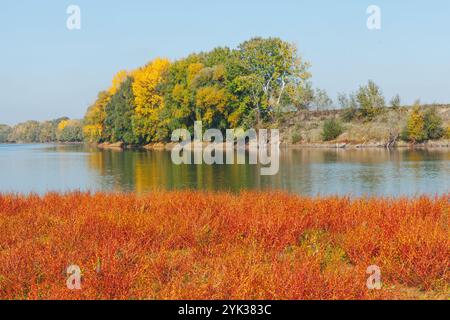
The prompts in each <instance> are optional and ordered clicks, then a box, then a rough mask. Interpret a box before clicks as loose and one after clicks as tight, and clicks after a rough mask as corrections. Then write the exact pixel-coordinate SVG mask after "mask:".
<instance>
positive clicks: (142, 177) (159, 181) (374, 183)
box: [58, 147, 450, 194]
mask: <svg viewBox="0 0 450 320" xmlns="http://www.w3.org/2000/svg"><path fill="white" fill-rule="evenodd" d="M78 148H80V147H78ZM69 149H70V148H69ZM64 150H65V151H67V150H68V149H67V148H66V149H64V148H62V149H61V151H62V152H63V151H64ZM58 151H59V150H58ZM73 151H74V150H72V152H73ZM78 151H80V150H79V149H78ZM82 151H84V152H86V153H87V155H88V163H89V167H90V168H92V169H95V170H96V171H97V172H98V173H99V175H100V176H101V177H103V178H102V179H103V180H102V181H103V183H107V184H108V185H109V186H110V187H112V188H113V189H114V190H125V191H136V192H139V193H142V192H146V191H151V190H154V189H164V190H166V189H167V190H172V189H183V188H194V189H201V190H229V191H238V190H241V189H267V188H269V189H283V190H288V191H292V192H297V193H301V194H313V193H317V192H320V193H330V191H331V193H342V192H344V193H345V192H347V190H354V192H356V193H361V192H364V193H376V192H380V191H384V190H380V189H383V188H385V187H389V188H391V189H393V188H396V187H398V186H400V185H401V184H402V183H403V186H404V181H406V180H407V179H406V180H403V179H405V177H406V178H407V176H411V170H412V171H413V172H414V174H413V175H412V177H414V178H423V177H424V175H425V176H427V175H436V174H441V175H448V174H449V170H450V169H449V167H448V163H446V162H445V161H449V160H450V152H448V149H447V150H409V149H404V150H398V149H395V150H391V151H388V150H385V149H367V150H331V149H323V150H322V149H302V150H282V152H281V154H280V171H279V173H278V175H275V176H267V177H266V176H261V175H260V168H261V167H260V165H248V164H245V165H237V164H235V165H226V164H224V165H212V166H209V165H206V164H202V165H174V164H173V163H172V160H171V155H170V152H167V151H131V150H126V151H115V150H99V149H95V148H94V149H90V148H87V147H84V148H83V150H82ZM247 157H248V155H247ZM247 163H248V159H247ZM404 170H407V171H404ZM408 172H409V173H408ZM105 181H106V182H105ZM413 183H414V182H413ZM417 183H419V182H417ZM344 186H345V187H346V188H347V189H345V190H343V189H342V187H344ZM447 188H448V187H447ZM361 189H362V190H361Z"/></svg>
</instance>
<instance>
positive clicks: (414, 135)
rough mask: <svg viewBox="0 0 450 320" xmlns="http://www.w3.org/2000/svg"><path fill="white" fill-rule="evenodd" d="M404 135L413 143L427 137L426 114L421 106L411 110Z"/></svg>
mask: <svg viewBox="0 0 450 320" xmlns="http://www.w3.org/2000/svg"><path fill="white" fill-rule="evenodd" d="M403 136H404V138H406V139H407V140H409V141H411V142H413V143H417V142H422V141H424V140H426V139H427V135H426V131H425V119H424V114H423V112H422V111H421V110H420V108H419V106H415V107H414V109H413V110H412V111H411V114H410V115H409V117H408V121H407V125H406V128H405V131H404V133H403Z"/></svg>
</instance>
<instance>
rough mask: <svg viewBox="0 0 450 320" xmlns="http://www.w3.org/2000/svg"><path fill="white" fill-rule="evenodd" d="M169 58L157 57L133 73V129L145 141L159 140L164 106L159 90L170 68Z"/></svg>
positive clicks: (138, 137)
mask: <svg viewBox="0 0 450 320" xmlns="http://www.w3.org/2000/svg"><path fill="white" fill-rule="evenodd" d="M169 65H170V62H169V61H168V60H167V59H155V60H154V61H152V62H150V63H149V64H147V65H146V66H145V67H143V68H140V69H138V70H136V71H135V72H134V73H133V78H134V82H133V84H132V92H133V94H134V105H135V109H134V117H133V130H134V135H135V136H136V137H137V139H138V140H139V141H141V142H143V143H148V142H150V141H153V140H157V139H158V138H160V137H159V134H158V131H159V130H158V128H159V127H160V125H161V123H160V122H161V113H162V111H163V110H162V109H163V107H164V104H163V96H162V94H161V93H160V91H159V85H160V84H161V82H162V80H163V77H164V75H165V74H166V72H167V70H168V68H169Z"/></svg>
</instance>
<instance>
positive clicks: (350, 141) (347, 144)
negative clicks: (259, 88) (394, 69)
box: [98, 105, 450, 150]
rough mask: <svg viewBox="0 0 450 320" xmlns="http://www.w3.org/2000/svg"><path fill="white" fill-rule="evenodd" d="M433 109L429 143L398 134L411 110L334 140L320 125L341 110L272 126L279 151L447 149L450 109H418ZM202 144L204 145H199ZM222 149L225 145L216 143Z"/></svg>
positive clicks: (348, 129) (349, 129) (359, 124)
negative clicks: (433, 136)
mask: <svg viewBox="0 0 450 320" xmlns="http://www.w3.org/2000/svg"><path fill="white" fill-rule="evenodd" d="M421 108H422V109H423V110H424V111H426V110H427V109H434V110H436V114H437V115H438V116H439V117H440V118H441V120H442V127H443V129H444V130H446V133H445V135H444V137H443V138H441V139H439V140H429V141H425V142H422V143H412V142H407V141H403V140H402V139H401V132H402V131H403V130H404V128H405V127H406V125H407V119H408V117H409V115H410V112H411V111H412V108H411V107H403V108H397V109H393V108H386V109H385V110H384V111H383V112H382V113H381V114H379V115H378V116H377V117H375V118H374V119H372V120H371V121H363V120H353V121H349V122H343V123H342V127H343V132H342V133H341V134H340V135H339V136H338V137H337V138H336V139H334V140H331V141H324V139H323V137H322V131H323V126H324V123H325V122H326V121H328V120H330V119H341V118H342V117H343V112H344V111H343V110H328V111H308V110H303V111H300V112H294V113H287V114H284V115H283V116H282V117H281V118H280V120H279V123H278V124H276V125H275V124H274V125H273V126H272V127H273V128H277V129H279V132H280V142H281V145H280V146H281V147H283V148H333V149H335V148H338V149H365V148H391V149H392V148H449V147H450V137H449V136H448V134H449V133H448V132H449V130H450V129H449V128H450V106H448V105H440V106H422V107H421ZM203 145H205V144H204V143H203ZM98 146H99V147H100V148H105V149H116V150H118V149H127V148H131V149H133V148H138V149H147V150H172V148H173V147H174V146H175V143H171V142H169V143H165V142H155V143H150V144H148V145H145V146H127V145H125V144H124V143H122V142H117V143H102V144H100V145H98ZM217 146H219V147H221V148H225V144H223V143H222V144H220V143H219V144H217Z"/></svg>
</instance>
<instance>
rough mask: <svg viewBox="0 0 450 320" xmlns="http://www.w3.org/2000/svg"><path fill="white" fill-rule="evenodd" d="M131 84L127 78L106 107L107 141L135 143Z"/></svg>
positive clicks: (129, 78)
mask: <svg viewBox="0 0 450 320" xmlns="http://www.w3.org/2000/svg"><path fill="white" fill-rule="evenodd" d="M132 84H133V80H132V78H131V77H128V78H127V79H126V80H125V81H124V82H123V83H122V84H121V85H120V87H119V89H118V90H117V91H116V93H115V94H114V95H113V96H112V97H111V99H110V101H109V102H108V104H107V105H106V108H105V112H106V118H105V131H104V136H105V138H106V139H107V140H108V141H111V142H119V141H120V142H124V143H126V144H135V143H137V139H136V137H135V135H134V132H133V125H132V117H133V114H134V108H135V107H134V95H133V89H132Z"/></svg>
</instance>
